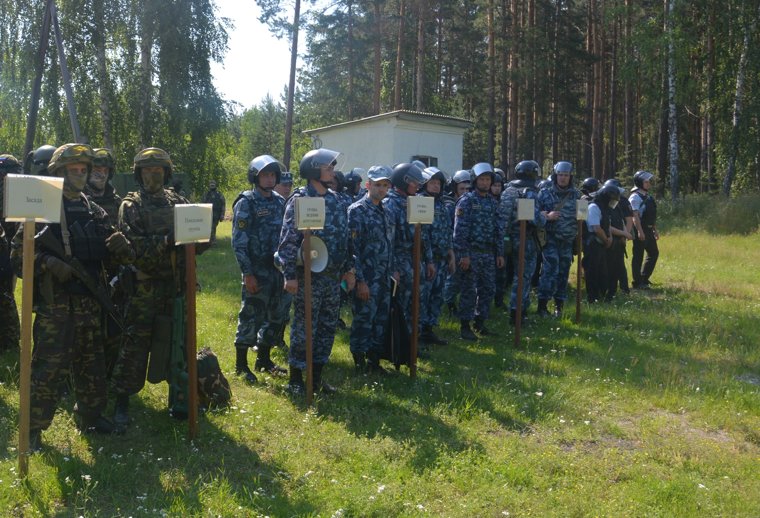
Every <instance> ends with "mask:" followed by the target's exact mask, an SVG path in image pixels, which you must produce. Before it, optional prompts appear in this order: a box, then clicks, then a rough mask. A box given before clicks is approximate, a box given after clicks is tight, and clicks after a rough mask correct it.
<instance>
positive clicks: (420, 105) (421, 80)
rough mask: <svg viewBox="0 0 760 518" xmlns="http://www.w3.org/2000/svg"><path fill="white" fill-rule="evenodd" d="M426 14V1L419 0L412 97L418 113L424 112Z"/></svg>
mask: <svg viewBox="0 0 760 518" xmlns="http://www.w3.org/2000/svg"><path fill="white" fill-rule="evenodd" d="M426 14H427V1H426V0H420V2H419V5H418V12H417V15H418V17H417V78H416V83H417V89H416V94H415V96H414V99H415V103H414V104H415V109H416V110H417V111H418V112H424V111H425V103H424V101H425V16H426Z"/></svg>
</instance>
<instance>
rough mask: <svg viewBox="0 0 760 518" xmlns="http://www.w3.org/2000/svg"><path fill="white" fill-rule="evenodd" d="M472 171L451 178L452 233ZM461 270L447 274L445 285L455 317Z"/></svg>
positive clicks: (444, 288) (450, 212) (446, 295)
mask: <svg viewBox="0 0 760 518" xmlns="http://www.w3.org/2000/svg"><path fill="white" fill-rule="evenodd" d="M470 185H471V182H470V171H468V170H467V169H460V170H459V171H457V172H456V173H454V176H453V177H452V178H451V185H450V187H451V196H450V197H449V198H448V199H447V200H445V203H446V210H447V211H448V213H449V223H450V225H451V227H450V228H451V233H452V234H453V233H454V215H455V213H456V204H457V202H458V201H459V198H461V197H462V196H464V195H465V194H467V193H468V192H469V191H470ZM461 277H462V275H461V272H460V271H459V270H458V269H457V270H455V271H454V273H449V274H448V275H447V276H446V283H445V284H444V286H443V300H444V302H446V306H447V307H448V308H449V316H451V317H454V316H455V315H456V314H457V304H456V300H457V296H458V295H459V288H460V284H461Z"/></svg>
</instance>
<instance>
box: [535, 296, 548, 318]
mask: <svg viewBox="0 0 760 518" xmlns="http://www.w3.org/2000/svg"><path fill="white" fill-rule="evenodd" d="M548 305H549V299H538V310H537V311H536V313H537V314H538V316H539V317H542V318H543V317H548V316H549V308H548V307H547V306H548Z"/></svg>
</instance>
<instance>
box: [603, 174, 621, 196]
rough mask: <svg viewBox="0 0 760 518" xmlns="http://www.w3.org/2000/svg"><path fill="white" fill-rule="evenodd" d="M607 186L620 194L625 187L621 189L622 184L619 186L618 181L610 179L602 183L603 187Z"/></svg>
mask: <svg viewBox="0 0 760 518" xmlns="http://www.w3.org/2000/svg"><path fill="white" fill-rule="evenodd" d="M608 185H612V186H614V187H617V189H618V190H619V191H620V194H623V193H624V192H625V187H623V184H621V183H620V180H618V179H617V178H610V179H609V180H607V181H606V182H604V186H605V187H607V186H608Z"/></svg>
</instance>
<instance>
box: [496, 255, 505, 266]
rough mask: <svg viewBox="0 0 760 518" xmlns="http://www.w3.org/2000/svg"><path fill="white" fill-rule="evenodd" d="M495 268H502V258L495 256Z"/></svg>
mask: <svg viewBox="0 0 760 518" xmlns="http://www.w3.org/2000/svg"><path fill="white" fill-rule="evenodd" d="M496 268H504V256H502V255H499V256H496Z"/></svg>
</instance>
